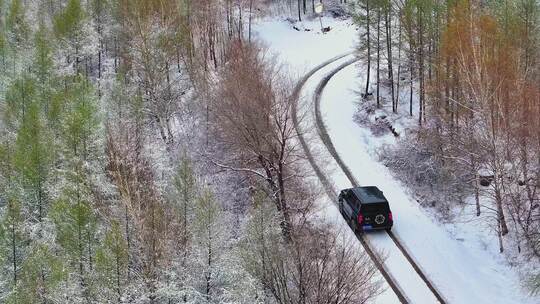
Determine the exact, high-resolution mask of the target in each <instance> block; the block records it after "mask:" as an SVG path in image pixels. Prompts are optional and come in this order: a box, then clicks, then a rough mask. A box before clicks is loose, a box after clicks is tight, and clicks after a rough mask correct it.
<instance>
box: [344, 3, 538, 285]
mask: <svg viewBox="0 0 540 304" xmlns="http://www.w3.org/2000/svg"><path fill="white" fill-rule="evenodd" d="M352 13H353V18H354V20H355V23H356V24H357V25H358V26H359V27H360V28H361V29H362V31H361V32H360V36H359V37H360V43H359V46H358V56H359V57H360V58H361V59H362V60H363V63H364V64H365V65H366V66H367V77H366V78H365V79H366V83H365V84H363V85H362V87H361V90H360V91H361V92H362V94H361V95H362V98H364V99H370V100H371V99H372V100H373V101H372V102H373V104H375V105H376V107H377V108H389V109H390V108H391V111H390V110H389V112H390V114H392V113H393V114H394V115H396V116H399V115H404V114H405V113H407V115H410V116H411V117H414V118H415V119H416V121H417V124H418V127H417V128H414V129H412V130H411V132H410V133H412V134H411V135H412V136H409V137H408V138H407V139H404V140H402V141H401V142H400V143H399V145H398V147H397V148H392V149H390V150H389V151H385V152H384V153H382V154H383V155H382V159H383V161H384V162H385V164H386V165H387V166H389V167H390V168H392V169H393V170H394V171H396V172H397V173H398V174H399V175H401V176H402V178H403V179H404V180H405V181H406V182H407V183H408V184H409V185H412V184H415V188H416V190H418V192H420V193H423V194H424V196H423V197H421V199H422V200H427V202H425V203H430V202H431V203H432V204H433V205H435V204H437V203H438V202H442V204H441V203H439V204H438V205H437V206H438V209H439V211H440V213H441V215H442V216H443V217H444V218H445V219H444V220H450V221H451V220H452V219H451V217H452V211H451V210H452V209H453V208H454V206H453V205H461V206H463V205H464V204H467V203H466V202H465V198H466V197H468V196H472V197H474V198H475V199H474V201H475V203H474V204H475V209H476V210H475V211H476V216H478V217H482V220H483V221H487V224H488V225H491V226H492V227H493V230H494V231H495V232H496V233H497V235H498V242H499V244H498V246H499V248H500V251H501V252H503V251H504V249H505V247H506V246H512V247H513V248H516V249H517V250H516V251H518V252H520V253H522V254H523V255H524V257H525V259H534V260H538V259H540V207H539V206H540V119H539V117H540V60H539V59H540V3H539V2H538V1H536V0H511V1H469V0H456V1H424V0H410V1H385V0H382V1H380V0H360V1H356V2H354V3H352ZM370 72H371V73H372V75H370ZM373 74H375V75H373ZM402 107H405V108H404V109H402ZM411 181H413V182H411ZM481 184H487V186H486V185H484V186H485V187H484V186H481ZM426 196H427V197H428V198H426ZM483 197H484V198H486V199H482V198H483ZM454 209H455V208H454ZM532 285H533V289H536V290H538V288H539V286H540V275H539V276H538V277H537V278H536V279H533V280H532Z"/></svg>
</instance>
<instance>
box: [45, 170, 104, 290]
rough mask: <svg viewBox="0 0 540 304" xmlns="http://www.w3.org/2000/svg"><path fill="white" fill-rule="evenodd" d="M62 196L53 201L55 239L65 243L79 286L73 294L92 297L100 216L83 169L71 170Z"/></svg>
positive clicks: (66, 252)
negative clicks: (94, 206) (92, 200)
mask: <svg viewBox="0 0 540 304" xmlns="http://www.w3.org/2000/svg"><path fill="white" fill-rule="evenodd" d="M67 182H68V184H67V185H66V186H65V189H64V191H63V194H62V196H61V197H60V198H59V199H58V200H57V201H55V202H54V204H53V205H52V209H51V215H50V217H51V218H52V220H53V222H54V224H55V227H56V242H57V243H58V244H59V245H60V246H61V247H62V249H63V251H64V253H65V257H66V258H67V260H68V261H69V265H70V266H71V269H72V270H73V271H72V273H76V274H77V276H76V278H77V280H76V283H77V284H78V285H79V286H80V290H79V291H77V293H76V294H75V295H73V296H74V297H80V298H86V299H90V298H91V296H93V295H91V292H92V290H91V289H92V288H93V287H94V286H93V284H94V278H93V274H92V269H93V268H94V265H93V264H94V256H95V251H96V247H97V239H96V232H97V217H96V214H95V209H94V208H93V206H92V203H91V198H92V196H91V193H90V189H88V187H87V181H86V178H85V177H84V175H82V174H81V172H80V171H79V172H77V171H75V172H70V173H68V177H67Z"/></svg>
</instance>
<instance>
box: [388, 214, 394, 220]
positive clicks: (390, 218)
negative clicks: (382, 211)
mask: <svg viewBox="0 0 540 304" xmlns="http://www.w3.org/2000/svg"><path fill="white" fill-rule="evenodd" d="M388 220H389V221H390V222H393V221H394V218H393V217H392V212H390V213H388Z"/></svg>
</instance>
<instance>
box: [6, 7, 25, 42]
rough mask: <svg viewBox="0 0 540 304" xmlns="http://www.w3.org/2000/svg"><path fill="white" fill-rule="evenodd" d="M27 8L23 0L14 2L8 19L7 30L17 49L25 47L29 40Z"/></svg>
mask: <svg viewBox="0 0 540 304" xmlns="http://www.w3.org/2000/svg"><path fill="white" fill-rule="evenodd" d="M25 15H26V8H25V6H24V4H23V2H22V0H12V1H11V4H10V7H9V11H8V15H7V18H6V28H7V30H8V31H9V33H10V41H11V43H12V44H13V45H14V46H15V47H20V46H23V44H24V42H26V40H27V39H28V35H29V32H30V28H29V26H28V23H27V22H26V16H25Z"/></svg>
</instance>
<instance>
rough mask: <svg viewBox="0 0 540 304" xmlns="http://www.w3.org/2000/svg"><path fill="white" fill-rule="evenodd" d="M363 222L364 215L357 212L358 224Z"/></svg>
mask: <svg viewBox="0 0 540 304" xmlns="http://www.w3.org/2000/svg"><path fill="white" fill-rule="evenodd" d="M363 222H364V216H363V215H362V214H361V213H359V214H358V224H359V225H362V223H363Z"/></svg>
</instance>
